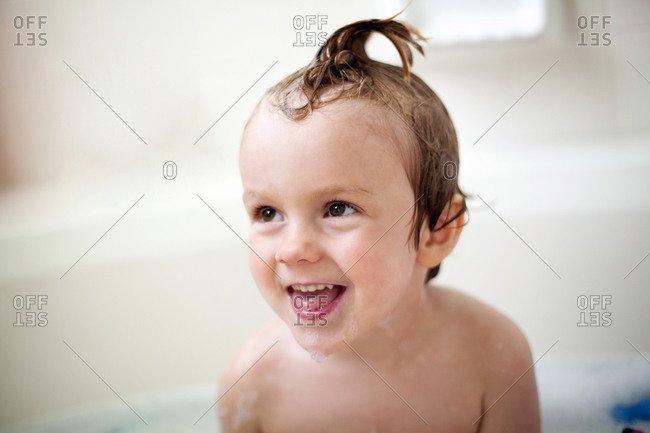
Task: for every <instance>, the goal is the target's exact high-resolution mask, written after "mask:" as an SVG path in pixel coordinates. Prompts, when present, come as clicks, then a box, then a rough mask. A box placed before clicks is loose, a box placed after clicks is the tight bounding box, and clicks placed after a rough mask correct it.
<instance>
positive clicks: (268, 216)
mask: <svg viewBox="0 0 650 433" xmlns="http://www.w3.org/2000/svg"><path fill="white" fill-rule="evenodd" d="M257 216H258V218H259V219H261V220H262V221H264V222H267V223H269V222H274V221H282V216H281V215H280V214H279V213H278V211H276V210H275V209H273V208H272V207H262V208H260V209H259V210H258V211H257Z"/></svg>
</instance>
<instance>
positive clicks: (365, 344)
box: [335, 287, 429, 365]
mask: <svg viewBox="0 0 650 433" xmlns="http://www.w3.org/2000/svg"><path fill="white" fill-rule="evenodd" d="M428 298H429V289H428V288H427V287H423V288H422V289H421V291H420V292H419V293H416V295H415V296H413V298H409V299H407V300H405V302H404V303H402V304H401V305H400V306H399V307H398V308H397V309H396V310H395V311H394V312H393V313H392V314H391V315H390V316H388V317H387V318H386V319H384V320H383V321H381V322H380V323H378V324H377V325H376V326H375V327H374V328H373V329H372V330H370V331H369V332H366V333H365V334H364V335H362V336H360V337H359V338H356V339H355V340H354V341H347V342H346V343H347V344H348V346H350V347H346V348H345V349H344V350H341V351H340V352H338V353H337V354H336V355H335V356H336V357H339V356H340V357H341V359H343V358H346V359H347V358H350V357H354V358H357V357H361V358H362V359H363V360H364V361H366V362H368V363H370V364H371V365H373V363H374V364H375V365H376V364H377V363H382V364H384V363H391V362H393V361H396V360H402V359H403V356H404V353H413V350H414V349H416V348H417V346H418V345H419V344H420V343H419V338H418V336H419V335H420V333H421V332H422V330H423V329H424V326H423V325H424V322H425V320H426V319H427V317H428V315H429V313H428V312H427V311H426V310H427V305H428ZM355 352H356V353H355Z"/></svg>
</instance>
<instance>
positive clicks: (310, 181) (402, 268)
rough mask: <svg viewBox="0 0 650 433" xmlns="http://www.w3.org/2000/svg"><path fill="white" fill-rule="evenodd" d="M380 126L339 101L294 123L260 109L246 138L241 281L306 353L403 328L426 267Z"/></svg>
mask: <svg viewBox="0 0 650 433" xmlns="http://www.w3.org/2000/svg"><path fill="white" fill-rule="evenodd" d="M372 110H374V111H372ZM369 111H371V113H369ZM373 113H374V114H375V115H373V116H368V114H373ZM346 116H350V117H349V118H346ZM386 117H388V116H387V115H386V114H384V113H382V112H380V111H379V110H378V109H377V108H372V107H368V106H367V105H365V104H364V105H362V104H361V103H350V102H345V103H335V104H333V105H330V106H328V107H325V108H322V109H319V110H317V111H315V112H314V113H312V115H311V116H310V117H309V118H308V119H307V120H305V121H303V122H301V123H298V122H293V121H291V120H288V119H287V118H286V117H285V116H284V115H283V114H282V113H280V112H277V111H273V112H269V111H268V108H267V106H265V105H262V107H260V110H259V111H258V113H257V115H256V116H255V118H254V119H253V120H252V121H251V122H250V124H249V126H248V127H247V129H246V131H245V132H244V136H243V139H242V146H241V153H240V168H241V175H242V182H243V187H244V204H245V206H246V209H247V211H248V213H249V215H250V217H251V231H250V247H251V250H252V251H251V254H250V259H249V262H250V267H251V271H252V273H253V277H254V279H255V282H256V283H257V285H258V287H259V289H260V291H261V293H262V295H263V296H264V298H265V299H266V301H267V302H268V303H269V304H270V305H271V307H272V308H273V309H274V310H275V312H276V313H277V314H278V315H279V316H280V317H281V318H282V319H283V320H284V321H285V322H286V323H287V324H288V325H289V327H290V328H291V329H292V332H293V335H294V337H295V338H296V340H297V341H298V343H299V344H300V345H301V346H303V347H304V348H305V349H306V350H308V351H309V352H312V353H319V354H330V353H332V352H333V351H335V350H337V349H338V348H340V347H344V346H343V343H342V340H345V341H346V342H348V343H350V342H352V341H353V340H354V338H355V337H357V336H361V335H364V334H366V333H367V332H368V331H371V330H372V329H373V328H374V327H375V326H376V325H378V324H379V323H380V322H382V321H384V320H385V319H389V318H390V319H391V320H395V318H402V320H408V317H409V314H410V310H411V309H412V308H413V305H414V302H417V299H419V297H420V294H421V291H422V287H423V280H424V272H425V268H423V267H422V266H420V265H418V264H417V263H416V254H417V252H416V251H415V250H414V249H413V248H412V247H411V246H410V245H411V243H410V241H409V240H408V236H409V231H410V224H411V218H412V216H413V212H414V202H415V197H414V193H413V190H412V188H411V185H410V183H409V180H408V178H407V175H406V172H405V169H404V165H403V161H402V158H401V157H400V156H399V155H400V154H399V152H398V149H397V148H396V146H395V144H394V143H393V141H392V139H391V138H390V137H392V136H393V134H391V133H389V132H388V131H390V129H389V128H393V129H397V126H396V125H395V124H394V123H391V121H390V119H387V118H386ZM371 119H373V120H371ZM377 119H379V120H377ZM396 121H397V120H396ZM297 285H302V286H315V285H321V286H320V287H316V286H315V287H307V288H306V289H307V290H309V289H321V290H318V291H314V292H303V291H301V290H296V289H300V288H301V287H296V286H297ZM322 285H326V286H330V287H332V288H331V289H328V288H325V289H323V286H322ZM303 290H305V288H303ZM318 308H320V310H317V309H318Z"/></svg>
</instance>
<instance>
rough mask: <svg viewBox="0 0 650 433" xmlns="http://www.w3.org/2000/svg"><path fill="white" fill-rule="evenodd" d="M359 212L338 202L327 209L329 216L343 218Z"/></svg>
mask: <svg viewBox="0 0 650 433" xmlns="http://www.w3.org/2000/svg"><path fill="white" fill-rule="evenodd" d="M356 211H357V210H356V209H355V208H353V207H352V206H350V205H349V204H347V203H344V202H341V201H336V202H333V203H330V205H329V207H328V208H327V216H331V217H341V216H346V215H350V214H352V213H355V212H356Z"/></svg>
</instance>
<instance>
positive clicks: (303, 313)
mask: <svg viewBox="0 0 650 433" xmlns="http://www.w3.org/2000/svg"><path fill="white" fill-rule="evenodd" d="M290 290H293V289H290ZM346 291H347V287H345V286H341V292H340V293H339V294H338V296H337V297H336V298H334V300H333V301H332V302H330V303H328V304H327V305H325V306H323V307H322V308H320V309H318V310H307V309H304V308H303V309H299V308H296V306H295V305H294V303H293V302H292V298H291V291H288V292H287V295H288V297H289V304H290V305H291V308H292V309H293V311H294V312H295V313H296V314H297V315H298V316H300V318H302V319H305V320H307V321H313V320H319V319H323V318H326V317H327V315H328V314H331V313H332V312H333V311H334V309H335V308H336V307H337V306H338V304H339V302H341V299H342V298H343V295H344V294H345V292H346ZM316 323H319V322H316Z"/></svg>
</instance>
